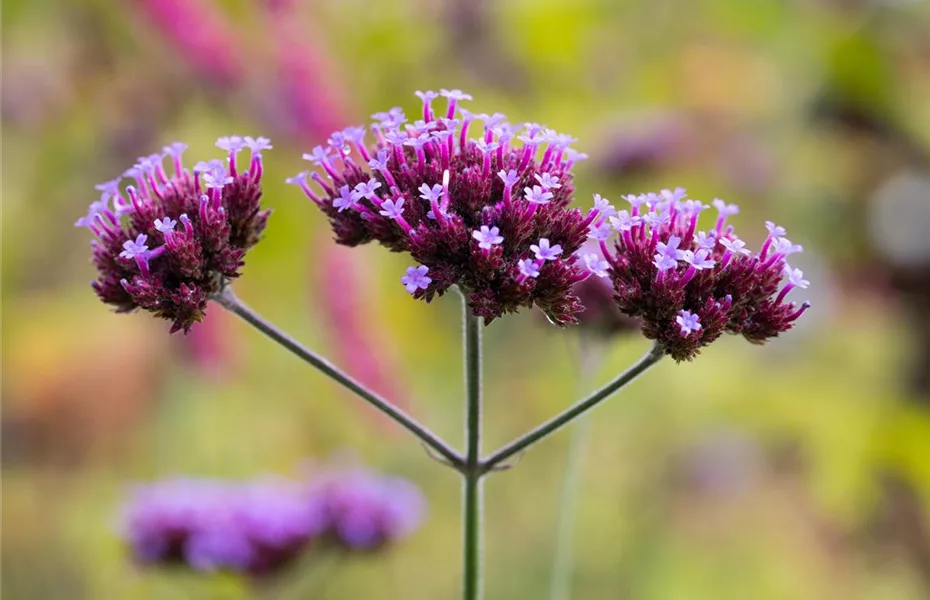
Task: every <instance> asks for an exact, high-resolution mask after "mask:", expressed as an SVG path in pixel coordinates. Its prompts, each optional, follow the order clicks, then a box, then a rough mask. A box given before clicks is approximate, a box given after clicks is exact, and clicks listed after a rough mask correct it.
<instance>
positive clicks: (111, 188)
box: [94, 177, 123, 198]
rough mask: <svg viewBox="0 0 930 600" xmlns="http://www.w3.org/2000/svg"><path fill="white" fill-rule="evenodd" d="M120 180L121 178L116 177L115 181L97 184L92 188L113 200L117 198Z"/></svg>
mask: <svg viewBox="0 0 930 600" xmlns="http://www.w3.org/2000/svg"><path fill="white" fill-rule="evenodd" d="M122 180H123V178H122V177H117V178H116V179H111V180H110V181H107V182H105V183H98V184H97V185H95V186H94V189H95V190H98V191H100V192H103V193H104V194H106V195H108V196H109V197H110V198H114V197H116V196H119V182H120V181H122Z"/></svg>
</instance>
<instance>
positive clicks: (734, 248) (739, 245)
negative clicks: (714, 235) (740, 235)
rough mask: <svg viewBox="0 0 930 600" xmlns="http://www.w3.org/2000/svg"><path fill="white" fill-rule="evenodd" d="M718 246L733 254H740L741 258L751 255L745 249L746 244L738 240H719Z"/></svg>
mask: <svg viewBox="0 0 930 600" xmlns="http://www.w3.org/2000/svg"><path fill="white" fill-rule="evenodd" d="M720 245H721V246H723V247H724V248H726V249H727V251H728V252H731V253H733V254H742V255H743V256H749V255H750V254H752V252H751V251H750V250H749V249H748V248H746V242H744V241H743V240H740V239H734V240H730V239H728V238H720Z"/></svg>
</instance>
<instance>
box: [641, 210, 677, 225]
mask: <svg viewBox="0 0 930 600" xmlns="http://www.w3.org/2000/svg"><path fill="white" fill-rule="evenodd" d="M642 220H643V223H645V224H646V225H648V226H649V227H652V228H653V229H659V228H661V227H662V226H663V225H665V224H666V223H669V222H670V221H671V220H672V218H671V215H670V214H669V213H667V212H661V213H658V212H648V213H646V214H644V215H643V216H642Z"/></svg>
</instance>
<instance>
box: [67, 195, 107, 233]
mask: <svg viewBox="0 0 930 600" xmlns="http://www.w3.org/2000/svg"><path fill="white" fill-rule="evenodd" d="M97 187H98V189H99V187H100V186H97ZM108 210H110V194H109V193H108V192H103V193H102V194H101V195H100V200H97V201H96V202H91V203H90V206H88V207H87V214H86V215H84V216H83V217H81V218H80V219H78V220H77V221H75V222H74V226H75V227H91V226H93V225H94V224H95V223H96V222H97V215H101V216H102V215H104V214H105V213H106V212H107V211H108Z"/></svg>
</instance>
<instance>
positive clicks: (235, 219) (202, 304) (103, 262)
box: [75, 136, 271, 333]
mask: <svg viewBox="0 0 930 600" xmlns="http://www.w3.org/2000/svg"><path fill="white" fill-rule="evenodd" d="M216 145H217V146H218V147H220V148H222V149H224V150H226V151H227V152H228V157H227V160H226V161H225V162H224V161H222V160H211V161H209V162H200V163H197V164H196V165H195V166H194V168H193V171H192V172H191V171H188V170H187V169H186V168H184V166H183V164H182V162H181V154H182V153H183V152H184V150H185V149H186V148H187V146H186V145H185V144H182V143H179V142H178V143H174V144H171V145H170V146H166V147H165V148H164V149H163V151H162V152H161V153H159V154H153V155H151V156H147V157H143V158H140V159H139V162H138V163H136V164H135V165H134V166H133V167H132V168H131V169H129V170H128V171H126V172H125V173H124V174H123V178H129V179H131V180H134V185H128V186H126V187H125V189H122V188H121V186H120V182H121V180H122V178H117V179H114V180H113V181H110V182H107V183H104V184H101V185H98V186H97V189H98V190H100V191H101V192H102V195H101V197H100V200H98V201H97V202H94V203H93V204H91V205H90V207H89V208H88V211H87V214H86V215H85V216H83V217H81V218H80V219H78V221H77V222H76V223H75V225H76V226H78V227H87V228H88V229H90V230H91V231H92V232H93V233H94V235H96V236H97V239H96V240H94V241H93V242H91V244H92V247H93V262H94V264H95V265H96V267H97V271H98V272H99V276H98V278H97V280H96V281H94V282H93V283H92V284H91V285H92V286H93V288H94V290H95V291H96V292H97V295H98V296H99V297H100V299H101V300H103V301H104V302H106V303H107V304H110V305H112V306H115V307H116V310H117V311H119V312H128V311H132V310H135V309H137V308H141V309H144V310H147V311H150V312H152V313H154V314H155V315H156V316H158V317H161V318H164V319H167V320H169V321H171V322H172V326H171V331H172V333H174V332H176V331H179V330H184V331H187V330H188V329H190V327H191V325H193V324H194V323H195V322H197V321H200V320H201V319H202V318H203V315H204V311H205V309H206V305H207V301H208V300H209V298H210V296H211V295H213V294H215V293H216V292H218V291H219V290H220V289H221V286H222V285H223V281H224V280H225V279H230V278H234V277H238V276H239V269H240V267H242V265H243V264H244V263H243V258H244V257H245V253H246V251H247V250H248V249H249V248H251V247H252V246H254V245H255V244H256V243H257V242H258V240H259V239H260V237H261V234H262V231H263V230H264V229H265V224H266V221H267V219H268V215H269V214H270V213H271V211H270V210H262V209H261V206H260V200H261V195H262V190H261V177H262V154H261V153H262V151H263V150H268V149H270V148H271V145H270V143H269V140H268V139H266V138H262V137H259V138H252V137H248V136H246V137H239V136H231V137H224V138H220V139H219V140H218V141H217V143H216ZM244 148H249V150H251V155H252V158H251V163H250V164H249V165H248V168H245V169H241V170H240V169H239V165H238V164H237V157H238V155H239V153H240V152H241V151H242V150H243V149H244ZM166 157H170V158H171V160H172V162H173V168H174V173H173V175H170V176H169V175H168V173H167V172H166V171H165V169H164V159H165V158H166Z"/></svg>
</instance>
